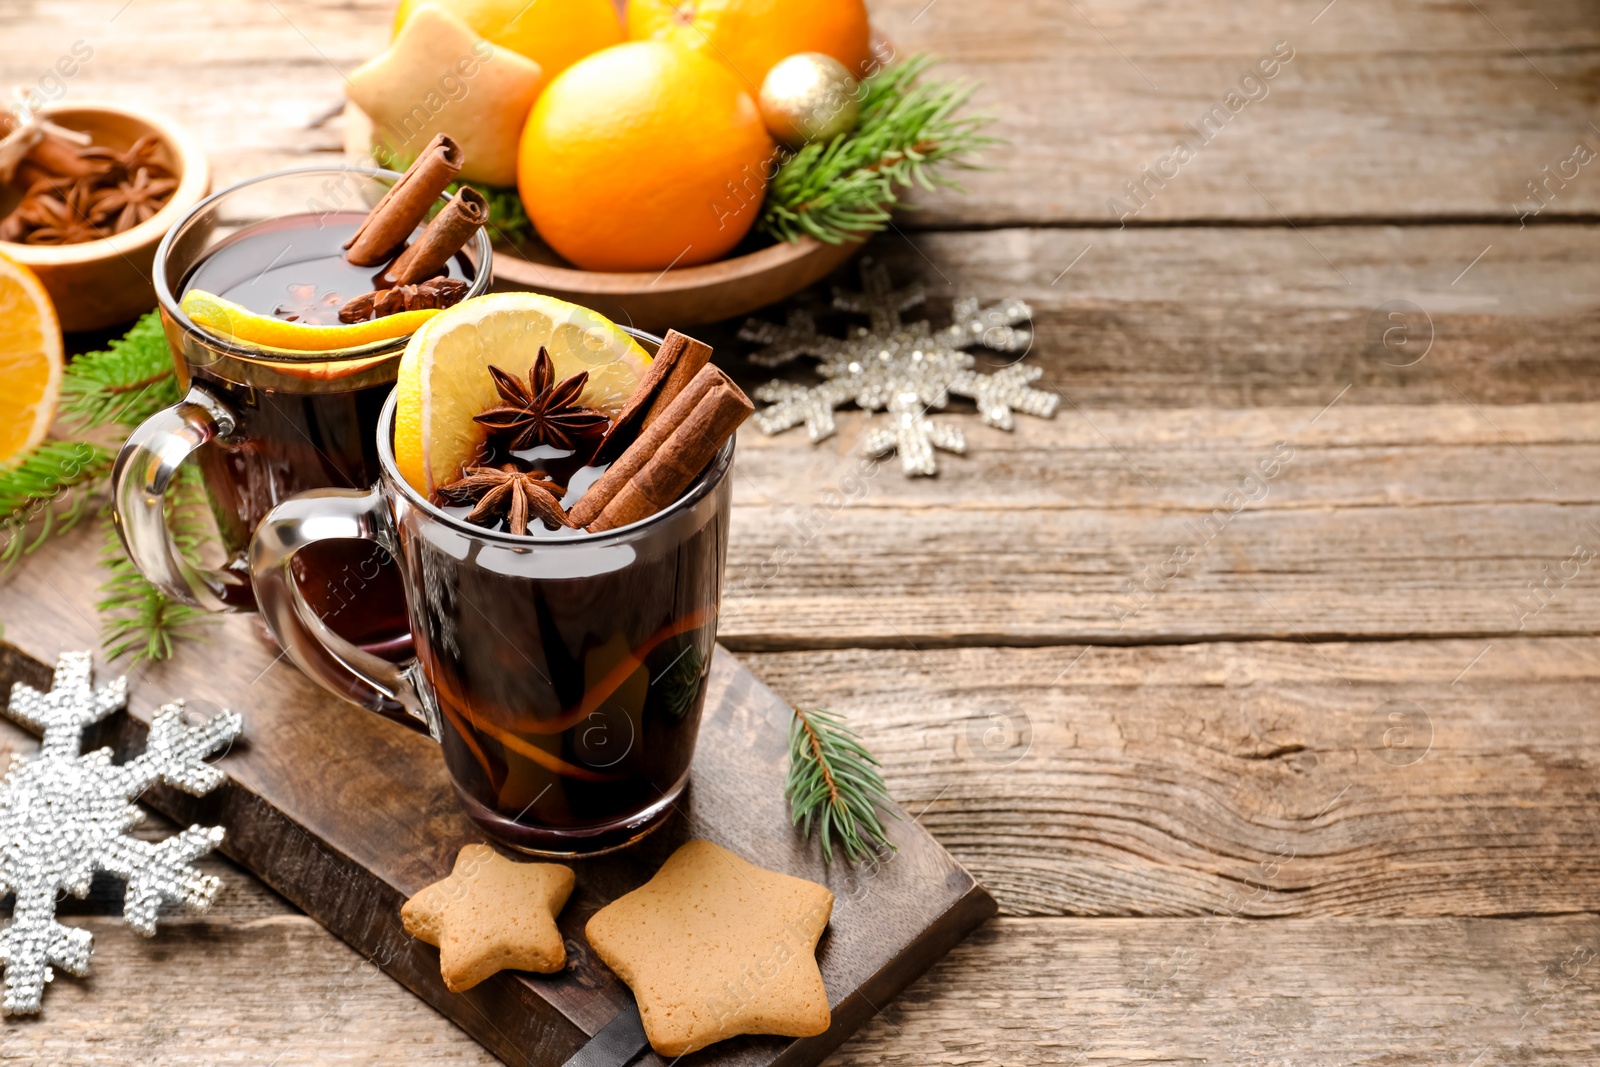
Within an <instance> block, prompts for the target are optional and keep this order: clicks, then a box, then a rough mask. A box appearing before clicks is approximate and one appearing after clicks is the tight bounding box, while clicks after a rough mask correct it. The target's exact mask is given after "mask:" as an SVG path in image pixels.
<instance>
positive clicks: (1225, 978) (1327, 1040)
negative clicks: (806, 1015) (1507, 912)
mask: <svg viewBox="0 0 1600 1067" xmlns="http://www.w3.org/2000/svg"><path fill="white" fill-rule="evenodd" d="M1597 955H1600V923H1597V921H1596V919H1595V917H1594V916H1593V915H1584V916H1572V917H1565V918H1549V919H1528V920H1517V921H1502V920H1494V919H1470V920H1464V919H1433V920H1389V921H1384V922H1370V921H1366V920H1335V919H1324V920H1291V921H1284V922H1274V923H1257V922H1248V921H1245V920H1239V919H1213V920H1209V921H1202V922H1197V923H1182V922H1171V921H1161V920H1104V919H1102V920H1071V919H1050V920H1039V919H1031V920H1030V919H1010V920H1004V921H1002V922H1000V923H996V924H994V925H993V926H991V927H990V928H989V929H988V930H987V931H985V932H984V933H983V934H982V935H981V936H979V937H977V938H975V939H973V940H972V941H970V942H968V943H967V944H966V945H964V946H962V948H961V949H960V950H958V951H957V952H956V953H954V954H952V956H951V957H950V958H949V959H948V960H946V961H945V963H944V964H942V965H941V966H940V967H939V968H938V969H937V970H935V971H934V972H933V973H932V974H930V975H928V976H927V977H926V978H925V979H924V980H923V981H922V982H920V983H919V984H918V985H917V986H915V987H914V988H913V989H912V990H911V991H910V993H909V994H908V995H907V996H905V997H902V998H901V999H900V1000H898V1001H896V1002H895V1004H893V1005H891V1006H889V1007H888V1008H887V1009H886V1010H885V1012H884V1015H883V1017H882V1018H880V1019H877V1020H875V1021H874V1023H873V1024H872V1025H871V1026H870V1027H868V1028H867V1029H866V1030H865V1031H864V1032H863V1033H862V1034H861V1035H860V1036H859V1037H857V1039H856V1040H855V1041H854V1042H852V1043H851V1044H850V1045H849V1046H847V1047H846V1048H845V1049H844V1050H843V1052H842V1054H841V1055H840V1057H839V1060H838V1062H839V1064H841V1065H843V1064H885V1065H892V1067H1001V1065H1004V1067H1045V1065H1059V1067H1066V1065H1089V1064H1093V1065H1096V1067H1099V1065H1111V1064H1116V1065H1122V1067H1131V1065H1146V1064H1148V1065H1157V1064H1159V1065H1162V1067H1175V1065H1179V1064H1183V1065H1189V1064H1230V1065H1232V1064H1240V1065H1243V1064H1251V1065H1259V1067H1287V1065H1294V1067H1348V1065H1352V1064H1356V1065H1362V1067H1400V1065H1422V1064H1450V1065H1458V1067H1468V1065H1470V1064H1473V1063H1474V1062H1476V1063H1477V1064H1478V1065H1479V1067H1482V1065H1485V1064H1517V1065H1519V1067H1521V1065H1528V1067H1535V1065H1538V1067H1544V1065H1549V1067H1570V1065H1572V1064H1578V1063H1592V1062H1594V1061H1595V1059H1596V1057H1597V1055H1600V1034H1597V1033H1596V1031H1595V1027H1594V1009H1595V1005H1596V1004H1597V1003H1600V966H1597V963H1596V956H1597ZM974 977H976V978H977V981H976V982H974V981H973V980H972V979H973V978H974Z"/></svg>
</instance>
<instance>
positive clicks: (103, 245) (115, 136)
mask: <svg viewBox="0 0 1600 1067" xmlns="http://www.w3.org/2000/svg"><path fill="white" fill-rule="evenodd" d="M41 114H43V115H44V116H45V117H46V118H48V119H49V120H50V121H51V122H54V123H56V124H57V125H59V126H64V127H66V128H67V129H69V130H78V131H80V132H83V133H87V134H88V135H89V136H90V137H91V138H93V140H94V143H95V144H97V145H103V146H105V147H107V148H114V149H117V150H119V151H120V150H124V149H127V148H130V147H132V145H133V143H134V142H135V141H137V140H138V139H139V138H141V137H145V136H149V135H151V134H154V135H155V136H156V137H158V138H160V139H161V144H162V151H161V156H162V159H161V162H162V163H164V164H165V165H166V166H167V167H169V168H170V169H171V170H172V173H173V174H174V175H176V176H177V178H178V188H177V189H175V190H174V191H173V194H172V198H171V199H170V200H168V201H167V203H166V206H165V207H163V208H162V209H161V210H160V211H158V212H156V213H155V214H154V215H152V216H151V217H150V218H148V219H146V220H145V221H143V222H141V223H140V224H139V225H137V226H135V227H133V228H132V229H130V230H128V231H126V232H125V233H119V234H116V235H115V236H112V237H107V238H105V239H104V240H100V241H85V242H84V243H83V244H76V245H26V244H15V243H13V242H10V241H0V252H3V253H5V255H6V256H8V257H10V258H11V259H13V260H15V261H16V262H18V263H21V264H23V265H24V266H26V267H29V268H30V269H32V270H33V272H34V273H35V274H37V275H38V276H39V281H40V282H42V283H43V284H44V287H45V289H46V290H47V291H48V292H49V293H50V300H51V302H52V303H53V304H55V308H56V315H57V317H59V318H60V320H61V328H62V329H63V330H65V331H66V332H67V333H76V332H79V331H83V330H101V329H105V328H106V327H108V326H116V325H118V324H120V323H124V322H128V321H130V320H132V319H134V318H137V317H138V316H139V315H142V314H143V313H144V312H146V311H149V310H150V309H151V308H153V307H155V306H156V290H155V283H154V281H153V280H152V279H153V276H152V273H151V264H152V263H153V262H154V260H155V255H156V246H157V245H159V244H160V243H161V239H162V238H163V237H165V236H166V235H167V231H168V230H170V229H172V227H173V226H175V225H177V223H178V220H179V219H181V218H183V216H184V215H186V214H188V212H189V209H190V208H192V207H194V206H195V205H196V204H198V203H199V202H200V201H202V200H204V199H205V197H206V194H207V193H208V192H210V191H211V166H210V164H209V163H208V162H207V160H206V153H205V149H204V148H203V147H202V146H201V144H200V142H199V140H198V139H197V138H196V137H195V136H194V135H193V134H191V133H189V132H188V131H187V130H185V129H184V128H183V127H182V126H180V125H178V124H177V123H175V122H173V121H172V120H171V119H168V118H166V117H164V116H162V115H159V114H157V113H155V112H152V111H141V110H135V109H133V108H127V107H121V106H119V105H115V104H108V103H75V104H71V105H65V104H61V105H53V106H50V107H47V108H44V109H42V111H41ZM18 199H20V197H18V195H17V193H16V191H15V190H11V189H8V188H6V187H3V186H0V215H4V214H6V213H7V212H9V211H10V210H11V208H12V207H13V206H14V205H15V203H16V201H17V200H18Z"/></svg>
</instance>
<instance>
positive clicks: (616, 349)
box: [394, 293, 650, 496]
mask: <svg viewBox="0 0 1600 1067" xmlns="http://www.w3.org/2000/svg"><path fill="white" fill-rule="evenodd" d="M541 346H542V347H544V348H545V349H547V350H548V351H549V353H550V362H551V363H552V364H553V366H554V370H555V378H554V380H555V381H558V382H559V381H564V380H565V379H567V378H570V377H571V376H572V375H574V374H577V373H579V372H580V371H588V372H589V381H588V384H587V385H586V386H584V390H583V392H582V393H581V394H579V396H578V403H580V404H582V405H583V406H585V407H590V408H594V409H596V410H598V411H603V412H605V413H606V414H607V415H610V416H612V417H615V416H616V415H617V414H618V413H619V412H621V411H622V407H623V405H624V404H626V403H627V402H628V397H630V396H632V395H633V391H634V390H635V389H636V388H638V386H639V382H640V381H641V380H642V379H643V378H644V374H645V371H646V370H647V369H648V368H649V366H650V356H649V354H648V353H646V352H645V350H644V349H643V348H641V347H639V343H638V342H637V341H635V340H634V339H633V338H632V337H630V336H629V335H628V334H627V333H626V332H625V331H624V330H623V329H622V328H621V327H620V326H618V325H617V324H616V323H614V322H612V321H611V320H610V319H608V318H606V317H605V316H604V315H601V314H599V313H598V312H594V311H590V310H589V309H588V308H585V307H579V306H578V305H577V304H569V303H567V302H566V301H565V300H557V299H556V298H555V297H552V296H543V295H541V294H539V293H491V294H489V295H488V296H480V297H477V298H476V299H473V300H464V301H462V302H461V303H459V304H457V305H456V306H455V307H453V308H449V309H448V310H446V311H441V312H440V313H439V314H438V316H437V317H436V318H433V319H430V320H429V321H428V322H426V323H424V324H423V326H422V328H421V329H419V330H418V331H417V332H416V334H415V335H414V336H413V337H412V338H411V341H410V343H409V344H407V345H406V351H405V355H404V356H402V357H401V358H400V375H399V379H398V380H397V381H396V382H395V413H394V458H395V463H396V464H397V465H398V466H399V468H400V473H401V474H402V475H403V476H404V477H405V479H406V481H408V482H410V483H411V486H412V487H413V488H414V489H416V490H417V491H418V492H421V493H423V494H425V495H429V496H431V495H432V493H433V491H434V490H435V489H436V488H438V487H439V486H440V485H443V484H446V483H448V482H452V481H454V480H455V479H456V478H458V477H460V475H461V469H462V467H464V466H465V465H466V464H468V463H470V462H471V461H472V460H473V459H474V458H476V456H477V455H478V452H479V450H480V449H481V448H482V447H483V444H484V442H485V441H486V440H487V435H486V434H485V433H484V429H483V427H482V426H480V425H478V424H477V423H476V422H473V421H472V417H473V416H474V415H477V414H479V413H480V412H482V411H485V410H487V409H488V408H491V407H493V406H494V405H495V404H497V403H499V402H500V400H499V396H498V394H497V393H496V392H495V388H494V379H493V378H491V377H490V376H489V365H490V364H493V365H494V366H496V367H499V368H500V369H501V370H503V371H505V372H506V373H507V374H510V375H513V376H514V377H518V378H523V379H525V378H526V377H527V375H528V369H529V368H530V367H532V366H533V363H534V360H535V359H537V358H538V356H539V349H540V347H541Z"/></svg>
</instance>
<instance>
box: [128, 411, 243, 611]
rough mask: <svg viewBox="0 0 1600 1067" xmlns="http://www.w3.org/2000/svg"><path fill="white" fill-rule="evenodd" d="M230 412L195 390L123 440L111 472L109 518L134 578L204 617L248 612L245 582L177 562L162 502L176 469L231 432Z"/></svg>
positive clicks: (240, 577) (179, 558)
mask: <svg viewBox="0 0 1600 1067" xmlns="http://www.w3.org/2000/svg"><path fill="white" fill-rule="evenodd" d="M236 421H237V420H235V418H234V415H233V412H232V411H230V410H229V409H228V406H227V405H226V404H224V403H223V402H222V401H221V400H218V399H217V398H216V396H214V395H213V394H212V393H211V392H210V391H209V390H207V389H206V388H205V387H204V386H202V385H200V384H199V383H195V384H193V385H191V386H190V387H189V393H188V395H187V396H185V397H184V398H183V399H182V400H180V401H179V402H178V403H176V404H174V405H173V406H172V407H170V408H163V409H162V410H161V411H158V412H156V413H155V414H154V415H151V416H150V417H149V418H148V419H146V420H144V422H143V423H141V424H140V426H139V428H138V429H137V430H135V431H133V433H132V434H131V435H130V436H129V437H128V441H127V444H125V445H123V446H122V451H121V452H119V453H118V454H117V462H116V464H115V465H114V466H113V467H112V468H111V500H112V505H113V506H112V509H111V517H112V520H113V522H114V523H115V524H116V527H117V533H118V535H119V536H121V538H122V547H123V548H125V549H127V551H128V558H129V559H131V560H133V565H134V566H135V567H137V568H139V573H140V574H142V575H144V576H145V578H147V579H149V581H150V582H151V583H152V584H154V585H155V586H156V587H157V588H158V589H160V590H161V591H162V592H163V593H165V594H167V596H169V597H171V598H172V599H174V600H176V601H179V602H180V603H184V604H191V605H193V606H195V607H199V608H204V609H206V610H207V611H248V610H249V607H250V605H249V598H248V596H246V597H244V599H243V600H241V599H240V594H241V593H247V592H248V590H247V589H245V588H244V586H245V583H246V579H245V576H244V575H243V574H239V573H237V572H234V571H228V570H218V569H213V568H209V567H199V566H196V565H194V564H193V563H190V562H189V561H188V560H186V559H184V557H183V553H181V552H179V551H178V547H177V546H176V545H175V544H173V542H172V532H171V531H170V530H168V529H167V511H166V496H167V491H168V490H169V489H170V488H171V487H172V481H173V479H174V478H176V477H177V475H178V468H179V467H181V466H182V465H183V461H184V460H186V459H188V458H189V457H190V456H191V455H193V454H194V453H195V451H196V450H197V449H199V448H200V446H201V445H203V444H205V443H206V442H207V441H210V440H212V439H214V438H217V437H225V436H227V435H228V434H231V433H232V432H233V429H234V426H235V424H236Z"/></svg>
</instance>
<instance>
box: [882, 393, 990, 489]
mask: <svg viewBox="0 0 1600 1067" xmlns="http://www.w3.org/2000/svg"><path fill="white" fill-rule="evenodd" d="M926 410H927V409H926V408H924V407H923V406H922V401H921V398H919V397H918V396H917V394H916V393H900V394H899V395H898V396H896V397H894V398H893V399H892V400H890V401H889V416H888V423H889V424H888V425H887V426H874V427H872V428H871V429H869V430H868V431H867V433H866V436H865V437H863V438H862V440H861V451H863V452H865V453H866V454H867V455H869V456H887V455H888V454H889V453H890V452H898V453H900V469H901V470H903V471H904V472H905V473H906V474H908V475H911V474H921V475H933V474H938V473H939V464H938V462H937V461H935V459H934V458H933V450H934V449H936V448H940V449H943V450H944V451H946V452H956V453H960V452H965V451H966V450H967V439H966V437H965V436H964V435H963V434H962V432H961V430H960V429H959V428H957V427H955V426H946V425H942V424H940V423H937V422H934V421H933V420H932V419H930V418H928V417H927V415H926V414H925V412H926Z"/></svg>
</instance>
